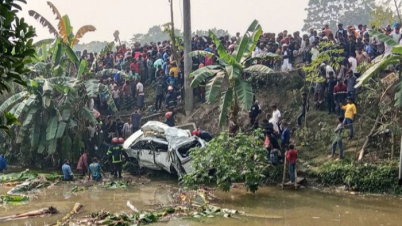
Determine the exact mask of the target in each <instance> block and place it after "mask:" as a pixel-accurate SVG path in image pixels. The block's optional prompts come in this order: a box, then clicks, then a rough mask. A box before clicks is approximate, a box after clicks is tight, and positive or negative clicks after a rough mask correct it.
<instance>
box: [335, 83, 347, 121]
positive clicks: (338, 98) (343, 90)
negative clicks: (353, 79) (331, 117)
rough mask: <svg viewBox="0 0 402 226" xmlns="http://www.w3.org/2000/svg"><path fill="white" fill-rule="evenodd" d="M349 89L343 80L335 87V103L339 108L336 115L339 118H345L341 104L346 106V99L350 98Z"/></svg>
mask: <svg viewBox="0 0 402 226" xmlns="http://www.w3.org/2000/svg"><path fill="white" fill-rule="evenodd" d="M347 91H348V87H347V86H346V85H345V84H344V83H343V81H342V80H338V84H336V85H335V87H334V101H335V103H336V105H335V106H337V109H336V113H337V114H338V117H340V116H343V110H342V108H341V107H339V106H340V104H345V100H346V97H347V96H348V92H347Z"/></svg>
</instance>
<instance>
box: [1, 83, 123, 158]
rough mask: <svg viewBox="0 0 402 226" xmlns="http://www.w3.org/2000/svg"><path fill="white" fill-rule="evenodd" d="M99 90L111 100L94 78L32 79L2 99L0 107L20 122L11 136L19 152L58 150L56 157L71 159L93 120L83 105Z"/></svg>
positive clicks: (106, 89) (51, 152)
mask: <svg viewBox="0 0 402 226" xmlns="http://www.w3.org/2000/svg"><path fill="white" fill-rule="evenodd" d="M99 92H107V93H108V94H109V97H110V98H109V99H111V95H110V94H111V93H110V90H109V88H108V87H107V86H105V85H103V84H100V83H99V81H98V80H96V79H88V80H86V81H81V80H78V79H77V78H71V77H53V78H35V79H32V80H29V81H28V85H27V88H26V89H25V90H23V91H22V92H19V93H16V94H14V95H13V96H11V97H10V98H8V99H7V100H6V101H5V102H3V103H2V104H1V105H0V110H1V111H7V110H8V111H9V112H10V113H11V114H14V115H15V117H16V118H18V119H19V120H20V121H21V126H19V127H17V128H16V135H15V143H16V144H18V145H19V147H20V151H21V152H24V151H30V152H34V153H35V154H36V153H39V154H44V153H47V154H49V155H51V156H54V154H55V153H56V150H58V151H59V152H57V153H56V154H58V155H56V156H58V157H60V156H64V157H66V156H69V157H70V158H72V156H73V155H76V154H77V153H76V152H77V151H79V148H80V147H82V146H83V135H84V134H85V132H86V126H85V125H86V124H87V123H95V122H96V120H95V118H94V112H93V111H92V110H90V109H89V108H88V107H87V105H88V103H89V100H90V98H92V97H94V96H96V95H98V94H99ZM110 101H111V100H109V102H110ZM111 102H113V101H111ZM114 109H116V108H114ZM73 146H74V148H72V147H73ZM71 150H74V151H75V152H72V151H71Z"/></svg>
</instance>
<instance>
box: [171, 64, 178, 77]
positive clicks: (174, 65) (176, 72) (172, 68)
mask: <svg viewBox="0 0 402 226" xmlns="http://www.w3.org/2000/svg"><path fill="white" fill-rule="evenodd" d="M170 66H171V68H170V71H169V75H170V74H172V73H173V76H174V78H175V79H177V78H178V77H179V69H178V68H177V64H176V62H173V63H172V64H171V65H170Z"/></svg>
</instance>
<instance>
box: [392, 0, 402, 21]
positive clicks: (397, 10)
mask: <svg viewBox="0 0 402 226" xmlns="http://www.w3.org/2000/svg"><path fill="white" fill-rule="evenodd" d="M394 3H395V9H396V13H397V14H398V18H399V23H402V18H401V14H400V13H399V7H398V3H397V2H396V0H394Z"/></svg>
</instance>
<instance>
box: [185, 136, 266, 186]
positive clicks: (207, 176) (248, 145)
mask: <svg viewBox="0 0 402 226" xmlns="http://www.w3.org/2000/svg"><path fill="white" fill-rule="evenodd" d="M263 141H264V135H263V134H262V132H261V130H257V131H254V132H253V134H252V135H250V136H248V135H246V134H244V133H238V134H236V135H235V136H231V135H230V134H228V133H226V132H223V133H221V134H219V135H218V136H217V137H215V138H214V139H213V140H212V141H211V142H209V143H208V146H207V147H204V148H196V149H192V150H191V158H192V159H193V161H192V164H193V168H194V171H193V173H190V174H187V175H184V176H183V177H182V178H181V183H182V184H183V185H184V186H186V187H188V188H194V187H195V185H196V184H205V183H215V184H216V185H217V187H218V188H219V189H221V190H223V191H229V190H230V188H231V185H232V183H235V182H244V185H245V187H246V189H247V190H249V191H251V192H256V191H257V189H258V187H259V185H260V184H261V183H262V182H263V179H264V178H265V176H264V174H263V172H267V167H268V162H267V158H266V155H267V152H266V150H265V148H264V147H263ZM211 172H213V173H211Z"/></svg>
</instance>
